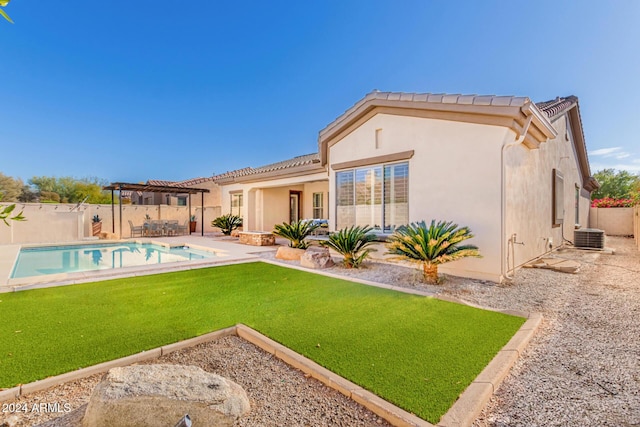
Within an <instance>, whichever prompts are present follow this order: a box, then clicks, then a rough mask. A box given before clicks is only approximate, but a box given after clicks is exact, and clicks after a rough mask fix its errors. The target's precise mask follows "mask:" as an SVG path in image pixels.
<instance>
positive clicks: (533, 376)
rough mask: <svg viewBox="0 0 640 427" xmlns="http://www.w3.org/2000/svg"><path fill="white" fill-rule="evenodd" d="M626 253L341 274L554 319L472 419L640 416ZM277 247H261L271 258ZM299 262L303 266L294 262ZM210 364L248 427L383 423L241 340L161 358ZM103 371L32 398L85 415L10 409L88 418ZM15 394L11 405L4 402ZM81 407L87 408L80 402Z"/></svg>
mask: <svg viewBox="0 0 640 427" xmlns="http://www.w3.org/2000/svg"><path fill="white" fill-rule="evenodd" d="M607 239H608V240H607V245H608V246H610V247H613V248H615V249H616V255H606V254H600V253H597V252H589V251H576V250H564V251H558V252H554V254H553V256H556V257H563V258H570V259H575V260H577V261H579V262H580V263H581V265H582V267H581V269H580V271H579V273H578V274H564V273H557V272H552V271H549V270H540V269H521V270H519V271H518V273H517V274H516V277H515V279H514V281H513V282H512V283H510V284H503V285H497V284H494V283H492V282H485V281H476V280H470V279H462V278H456V277H447V278H446V279H445V281H444V283H443V284H442V285H437V286H430V285H424V284H423V283H421V280H420V277H421V273H420V272H419V271H417V270H414V269H411V268H406V267H400V266H397V265H388V264H378V263H369V264H367V265H366V266H365V268H363V269H359V270H347V269H344V268H343V267H341V266H336V267H333V268H331V269H329V270H328V271H330V272H332V273H334V274H342V275H345V276H353V277H358V278H361V279H366V280H371V281H377V282H381V283H387V284H394V285H396V286H403V287H408V288H412V289H420V290H423V291H427V292H432V293H434V294H444V295H450V296H454V297H456V298H458V299H461V300H464V301H467V302H469V303H470V304H475V305H481V306H486V307H492V308H496V309H517V310H524V311H538V312H542V313H543V314H544V322H543V324H542V326H541V327H540V330H539V332H538V334H537V335H536V336H535V337H534V339H533V340H532V341H531V343H530V345H529V347H528V348H527V349H526V350H525V351H524V353H523V355H522V357H521V358H520V359H519V360H518V362H517V363H516V365H515V366H514V368H513V369H512V371H511V373H510V374H509V376H508V377H507V378H506V379H505V381H504V383H503V384H502V386H501V387H500V388H499V389H498V390H497V392H496V394H495V395H494V397H493V398H492V399H491V401H490V402H489V404H488V405H487V407H486V408H485V409H484V410H483V412H482V414H481V416H480V417H479V418H478V419H477V420H476V422H475V423H474V427H486V426H499V427H505V426H527V427H529V426H581V427H582V426H622V427H631V426H639V425H640V339H639V338H640V253H639V252H638V250H637V249H636V248H635V246H634V245H633V240H632V239H625V238H616V237H608V238H607ZM274 254H275V253H274V252H268V253H263V254H262V255H261V256H263V257H265V258H267V259H273V258H274ZM295 264H297V263H295ZM158 362H159V363H181V364H192V365H196V366H200V367H202V368H203V369H205V370H207V371H211V372H216V373H218V374H220V375H223V376H226V377H228V378H230V379H232V380H233V381H236V382H237V383H239V384H240V385H242V386H243V387H244V388H245V390H246V391H247V394H248V395H249V397H250V400H251V405H252V408H251V413H250V415H249V416H248V417H246V418H243V419H242V420H241V421H240V422H239V423H237V425H238V426H303V425H313V426H380V425H382V426H385V425H388V424H387V423H386V422H385V421H384V420H382V419H380V418H378V417H377V416H375V415H374V414H372V413H371V412H369V411H367V410H365V409H363V408H362V407H361V406H359V405H357V404H355V403H354V402H352V401H350V400H349V399H347V398H345V397H344V396H342V395H341V394H340V393H338V392H335V391H334V390H331V389H329V388H327V387H325V386H323V385H322V384H321V383H319V382H317V381H315V380H314V379H312V378H306V377H305V376H304V374H302V373H301V372H300V371H297V370H295V369H292V368H290V367H288V365H286V364H284V363H283V362H281V361H279V360H278V359H275V358H273V357H272V356H271V355H269V354H267V353H265V352H264V351H262V350H260V349H258V348H256V347H255V346H253V345H252V344H249V343H247V342H245V341H244V340H242V339H239V338H237V337H227V338H224V339H222V340H218V341H216V342H212V343H207V344H201V345H199V346H196V347H193V348H191V349H186V350H182V351H179V352H176V353H172V354H169V355H167V356H164V357H163V358H161V359H160V360H159V361H154V362H151V363H158ZM99 378H100V375H96V376H93V377H89V378H86V379H84V380H81V381H76V382H72V383H67V384H63V385H61V386H58V387H55V388H52V389H49V390H45V391H43V392H40V393H34V394H33V395H30V396H26V397H23V398H22V399H20V400H19V401H18V402H19V403H26V404H27V405H29V406H28V407H29V408H31V407H32V405H33V404H34V403H40V402H47V403H51V402H59V403H60V404H64V403H69V404H70V405H71V409H72V410H74V411H75V412H72V413H71V414H67V415H66V416H65V417H63V418H58V419H57V420H55V421H49V422H46V421H47V420H50V419H52V418H53V417H54V416H55V414H50V413H33V412H31V413H29V414H19V415H16V414H13V415H12V414H8V413H0V426H2V425H3V422H5V423H7V425H9V426H11V427H14V426H15V427H18V426H29V425H36V424H38V423H44V424H42V427H67V426H69V427H72V426H78V425H79V424H78V420H79V417H80V415H81V413H82V408H83V405H84V404H86V401H87V399H88V396H89V394H90V392H91V390H92V389H93V387H94V386H95V384H96V383H97V381H99ZM6 403H9V402H6ZM78 408H80V409H79V410H78Z"/></svg>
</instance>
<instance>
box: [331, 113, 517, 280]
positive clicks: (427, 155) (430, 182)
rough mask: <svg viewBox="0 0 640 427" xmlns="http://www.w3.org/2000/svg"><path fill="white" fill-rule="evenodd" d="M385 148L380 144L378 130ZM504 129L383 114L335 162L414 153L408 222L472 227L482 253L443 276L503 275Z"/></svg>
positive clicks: (347, 140) (344, 144) (337, 151)
mask: <svg viewBox="0 0 640 427" xmlns="http://www.w3.org/2000/svg"><path fill="white" fill-rule="evenodd" d="M377 129H381V130H379V131H378V134H379V138H378V147H377V148H376V130H377ZM512 135H513V133H512V132H511V131H509V130H507V129H506V128H504V127H499V126H489V125H481V124H473V123H462V122H454V121H445V120H437V119H429V118H418V117H406V116H396V115H389V114H377V115H375V116H373V117H372V118H371V119H369V120H368V121H366V122H365V123H363V124H362V125H361V126H359V127H358V128H357V129H355V130H354V131H353V132H351V133H350V134H348V135H346V136H345V137H344V138H343V139H341V140H340V141H338V142H337V143H335V144H334V145H332V146H330V147H329V149H328V151H329V154H328V161H329V165H330V166H331V165H335V164H338V163H343V162H349V161H356V160H359V159H363V158H370V157H377V156H383V155H389V154H394V153H399V152H404V151H409V150H414V155H413V157H412V158H411V159H410V160H409V221H410V222H414V221H421V220H425V221H427V222H429V221H430V220H431V219H436V220H446V221H454V222H455V223H457V224H459V225H460V226H469V227H470V228H471V230H472V232H473V233H474V234H475V236H476V237H475V238H474V239H472V240H469V241H468V242H469V243H473V244H475V245H477V246H478V247H479V248H480V251H481V253H482V255H483V258H481V259H476V258H467V259H464V260H460V261H455V262H452V263H450V264H446V265H444V266H441V267H440V270H441V271H442V272H444V273H450V274H456V273H457V274H459V275H464V276H468V277H477V278H486V279H491V280H499V278H500V274H501V272H500V268H501V262H500V259H501V248H500V238H499V236H500V235H501V220H500V218H501V185H500V182H501V166H500V149H501V146H502V144H503V142H504V141H505V138H507V137H508V138H511V139H513V136H512ZM329 193H330V205H329V216H330V228H331V229H332V230H334V229H335V227H336V222H335V215H336V205H335V193H336V183H335V170H333V169H332V168H330V173H329Z"/></svg>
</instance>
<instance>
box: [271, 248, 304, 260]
mask: <svg viewBox="0 0 640 427" xmlns="http://www.w3.org/2000/svg"><path fill="white" fill-rule="evenodd" d="M304 252H305V250H304V249H298V248H291V247H289V246H280V247H279V248H278V252H276V258H278V259H284V260H287V261H300V257H301V256H302V255H303V254H304Z"/></svg>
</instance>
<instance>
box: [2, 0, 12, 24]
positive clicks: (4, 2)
mask: <svg viewBox="0 0 640 427" xmlns="http://www.w3.org/2000/svg"><path fill="white" fill-rule="evenodd" d="M10 1H11V0H0V7H7V5H8V4H9V2H10ZM0 15H2V16H3V17H4V19H6V20H7V21H9V22H11V23H12V24H13V21H12V20H11V18H9V15H7V12H5V11H4V10H2V9H0Z"/></svg>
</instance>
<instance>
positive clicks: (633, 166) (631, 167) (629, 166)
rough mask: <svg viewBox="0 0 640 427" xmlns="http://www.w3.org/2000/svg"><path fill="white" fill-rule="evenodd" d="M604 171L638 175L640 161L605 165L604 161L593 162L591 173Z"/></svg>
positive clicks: (632, 160) (633, 160) (634, 160)
mask: <svg viewBox="0 0 640 427" xmlns="http://www.w3.org/2000/svg"><path fill="white" fill-rule="evenodd" d="M603 169H615V170H619V171H629V172H632V173H638V172H640V159H631V160H630V162H625V163H617V162H612V163H605V162H602V161H597V162H591V173H595V172H597V171H601V170H603Z"/></svg>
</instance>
